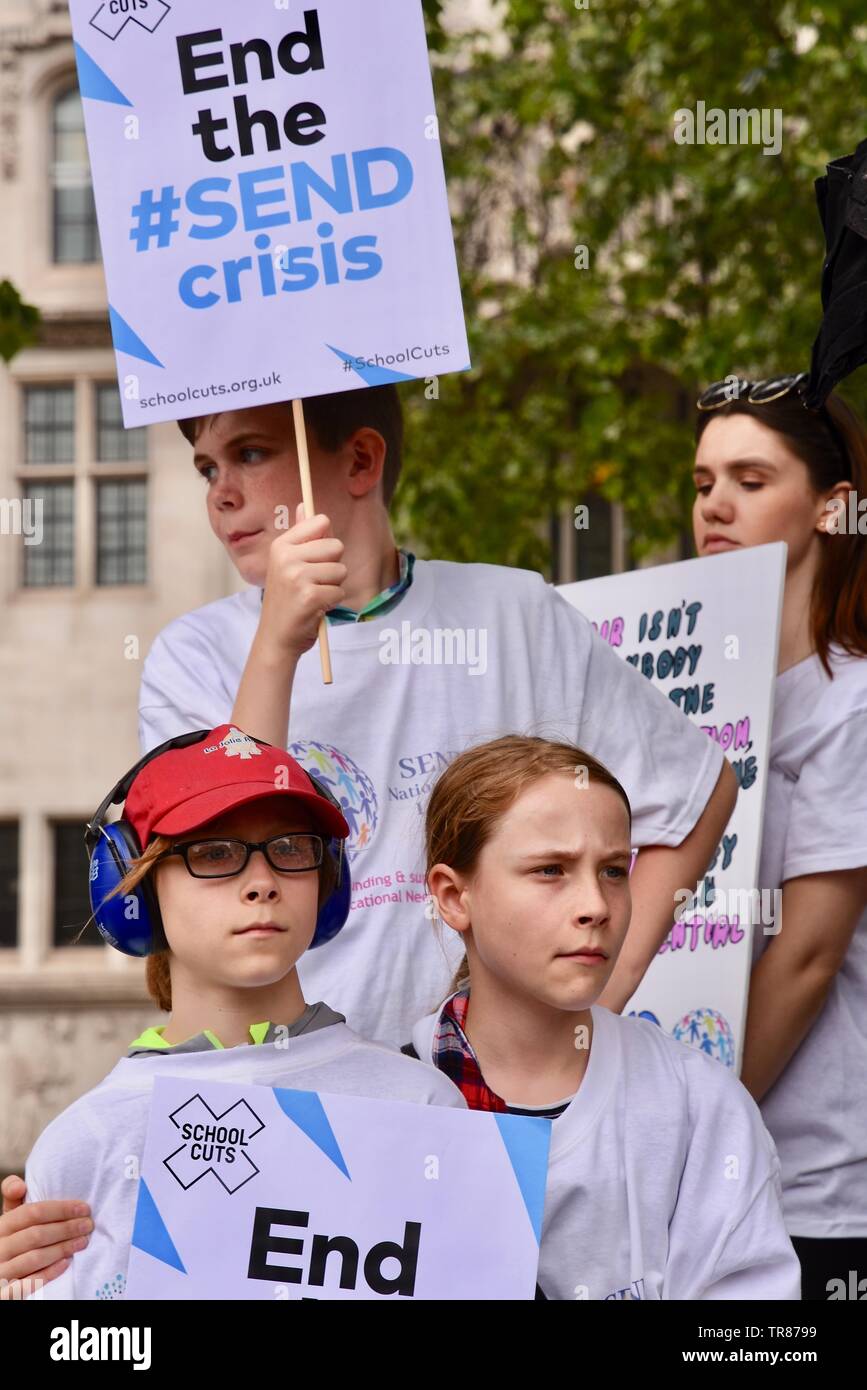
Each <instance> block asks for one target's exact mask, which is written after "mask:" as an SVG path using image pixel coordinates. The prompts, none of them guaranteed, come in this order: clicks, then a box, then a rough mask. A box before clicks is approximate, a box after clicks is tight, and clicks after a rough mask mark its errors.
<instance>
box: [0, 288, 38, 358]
mask: <svg viewBox="0 0 867 1390" xmlns="http://www.w3.org/2000/svg"><path fill="white" fill-rule="evenodd" d="M39 320H40V314H39V310H38V309H37V308H35V307H34V306H33V305H32V304H25V303H24V300H23V299H22V298H21V296H20V294H19V293H18V291H17V290H16V288H15V286H14V285H13V284H12V282H11V281H10V280H0V357H2V358H3V361H4V362H11V361H12V358H13V357H15V356H16V355H17V354H18V353H19V352H20V351H21V349H22V348H24V347H27V346H28V345H29V344H30V343H32V342H33V341H34V340H35V338H36V334H37V330H38V328H39Z"/></svg>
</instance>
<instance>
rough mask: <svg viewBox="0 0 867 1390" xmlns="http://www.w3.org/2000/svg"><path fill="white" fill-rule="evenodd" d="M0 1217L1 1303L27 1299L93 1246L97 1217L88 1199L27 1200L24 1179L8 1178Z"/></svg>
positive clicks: (4, 1188) (0, 1186) (3, 1188)
mask: <svg viewBox="0 0 867 1390" xmlns="http://www.w3.org/2000/svg"><path fill="white" fill-rule="evenodd" d="M0 1192H2V1194H3V1214H2V1216H0V1302H6V1301H8V1300H11V1299H15V1300H18V1299H23V1298H24V1297H26V1296H27V1295H28V1294H31V1293H34V1292H37V1291H38V1289H39V1288H40V1287H41V1286H42V1285H43V1284H49V1283H50V1282H51V1280H52V1279H57V1278H58V1277H59V1276H60V1275H61V1274H63V1273H64V1271H65V1270H66V1269H68V1267H69V1262H70V1260H71V1259H72V1257H73V1255H74V1254H75V1253H76V1251H78V1250H83V1249H84V1247H85V1246H86V1245H87V1242H88V1239H89V1236H90V1232H91V1231H92V1230H93V1222H92V1221H91V1219H90V1207H89V1206H88V1205H87V1203H86V1202H78V1201H75V1200H71V1201H62V1202H59V1201H52V1202H27V1201H26V1200H25V1199H26V1197H27V1189H26V1187H25V1186H24V1182H23V1180H22V1179H21V1178H19V1177H15V1176H11V1177H8V1178H4V1180H3V1183H2V1184H0Z"/></svg>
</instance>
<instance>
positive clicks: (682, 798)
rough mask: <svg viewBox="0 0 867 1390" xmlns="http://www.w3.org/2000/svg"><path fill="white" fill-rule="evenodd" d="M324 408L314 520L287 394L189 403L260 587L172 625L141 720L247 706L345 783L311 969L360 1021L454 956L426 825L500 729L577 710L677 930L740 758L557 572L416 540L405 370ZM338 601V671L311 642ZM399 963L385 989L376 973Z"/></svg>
mask: <svg viewBox="0 0 867 1390" xmlns="http://www.w3.org/2000/svg"><path fill="white" fill-rule="evenodd" d="M305 411H306V415H307V420H308V426H309V429H310V434H311V436H312V440H313V449H312V456H311V461H312V469H313V482H314V489H315V494H316V498H317V505H318V506H319V508H320V509H321V513H324V514H325V515H320V516H318V517H317V518H315V519H313V520H309V521H300V522H298V524H297V525H295V526H294V527H293V526H291V521H292V520H294V519H295V516H296V509H297V506H298V503H299V501H300V491H299V483H298V470H297V453H296V448H295V440H294V433H293V427H292V417H291V413H290V411H289V409H288V407H287V406H280V405H270V406H262V407H259V408H256V409H251V410H241V411H235V412H229V413H227V414H223V415H215V416H203V417H200V418H198V419H192V420H187V421H183V422H182V429H183V431H184V434H185V435H186V437H187V438H188V439H189V440H190V442H191V443H192V444H193V446H194V450H195V454H194V462H195V466H196V468H197V469H198V470H199V472H200V473H201V474H202V475H203V477H204V479H205V482H206V485H207V489H208V494H207V507H208V515H209V519H210V522H211V526H212V528H213V530H214V532H215V534H216V536H217V537H218V539H219V540H220V541H221V543H222V544H223V545H224V546H225V547H226V549H227V551H228V553H229V555H230V556H231V558H232V561H233V563H234V564H235V566H236V568H237V569H238V571H239V573H240V574H241V576H242V578H244V579H245V580H246V581H247V582H248V584H249V585H250V586H251V587H250V588H249V589H247V590H246V591H245V592H243V593H240V594H236V595H233V596H232V597H230V598H226V599H221V600H219V601H218V602H217V603H212V604H209V605H207V606H206V607H204V608H201V609H198V610H196V611H195V612H193V613H188V614H186V615H185V616H184V617H182V618H179V619H177V620H176V621H175V622H174V623H172V624H170V625H169V626H168V627H167V628H166V629H165V630H164V631H163V632H162V633H161V634H160V635H159V636H158V637H157V639H156V641H155V642H154V644H153V647H152V649H151V651H150V654H149V656H148V658H147V661H146V663H145V668H144V673H143V678H142V686H141V697H140V719H141V723H140V731H141V741H142V745H143V747H144V748H150V747H153V746H154V745H155V744H157V743H159V742H160V741H161V740H163V739H165V738H167V737H170V736H171V735H173V734H177V733H181V732H183V731H184V730H185V729H190V728H195V727H200V726H202V725H204V724H213V723H216V722H218V721H219V720H224V719H229V718H231V719H232V720H233V721H234V722H235V723H237V724H239V725H240V726H241V727H243V728H249V729H251V730H252V731H253V732H254V733H255V734H256V735H257V736H258V737H262V738H266V739H268V740H269V742H272V743H275V744H282V743H286V744H287V746H288V747H289V749H290V752H292V753H293V756H296V757H298V758H299V760H300V761H301V762H302V763H304V764H305V765H307V766H309V767H310V768H311V770H313V771H314V772H315V773H316V775H317V776H319V777H322V778H323V779H324V780H325V781H326V782H328V783H329V785H330V786H331V788H332V790H333V791H335V793H336V795H337V797H338V800H339V801H340V802H341V804H342V806H343V809H344V813H345V814H346V816H347V819H348V820H349V822H350V827H351V834H350V840H349V855H350V859H351V860H352V862H353V869H354V879H355V883H354V901H353V908H352V912H351V920H350V926H349V929H348V930H347V931H346V932H345V933H343V934H342V935H341V937H340V938H339V939H338V940H336V941H335V942H334V943H332V944H331V945H329V946H327V947H326V948H325V949H324V950H323V951H321V952H320V953H319V956H318V959H316V960H314V961H310V962H307V961H305V963H304V966H303V967H302V976H303V978H304V980H305V983H306V984H308V985H309V986H310V987H311V988H312V989H314V990H315V991H317V992H324V993H327V994H328V995H329V997H331V998H333V999H334V1000H335V1001H336V1003H337V1004H338V1005H339V1007H340V1008H341V1009H342V1010H343V1011H345V1012H346V1014H347V1016H348V1017H349V1018H350V1020H351V1021H352V1023H353V1026H354V1027H357V1028H358V1029H359V1030H360V1031H361V1032H362V1033H364V1034H366V1035H368V1036H376V1037H381V1038H383V1039H387V1040H391V1041H393V1042H396V1043H400V1042H402V1041H403V1040H404V1039H405V1037H406V1033H407V1030H408V1028H409V1027H410V1026H411V1025H412V1023H413V1022H414V1019H415V1018H417V1017H418V1016H419V1015H420V1014H421V1013H423V1012H425V1010H426V1009H428V1008H430V1007H432V1005H433V1003H434V1002H435V1000H436V998H437V997H441V996H442V993H443V992H444V990H445V988H446V986H447V983H448V980H449V976H450V966H451V964H452V962H450V961H448V960H447V959H444V958H443V955H442V953H441V952H439V951H438V950H437V948H436V946H435V945H434V944H432V942H431V940H430V933H429V930H428V923H427V921H426V918H425V913H424V896H425V895H424V885H423V873H422V864H421V860H420V852H419V846H420V828H421V820H420V812H422V811H423V806H424V801H425V799H426V796H427V792H428V790H429V787H430V785H431V783H432V781H433V778H434V777H435V776H436V774H437V773H438V772H439V771H441V770H442V768H443V767H444V766H445V765H446V764H447V762H448V761H449V760H450V758H452V757H453V756H454V755H455V754H456V753H458V752H460V751H461V750H462V749H463V748H464V747H466V746H467V745H468V744H470V743H472V742H474V741H476V740H477V739H479V738H482V737H487V736H490V735H494V734H496V733H502V732H513V731H516V730H519V731H533V732H543V733H546V734H551V735H553V734H555V733H557V732H560V733H562V734H563V735H564V736H568V737H570V738H579V739H580V741H581V743H582V744H583V745H584V746H587V747H588V748H589V749H590V750H592V751H593V752H594V753H595V754H596V755H597V756H599V757H600V758H602V759H604V760H605V761H606V762H607V763H608V764H609V765H610V766H612V767H613V768H614V769H615V770H616V771H617V773H618V775H619V776H620V778H621V780H622V781H623V782H624V784H625V785H626V786H627V789H628V791H629V794H630V797H631V799H632V800H633V804H634V807H635V820H634V836H635V842H636V844H638V845H640V846H642V853H641V855H640V856H639V859H638V862H637V865H636V868H635V872H634V875H633V893H634V896H635V900H636V917H640V918H641V919H642V921H644V922H650V923H653V924H655V931H656V935H657V939H659V940H662V939H663V937H664V936H665V933H666V931H667V930H668V926H669V925H670V919H671V913H672V910H673V902H674V894H675V892H676V891H677V890H678V889H682V888H684V887H691V886H692V885H693V884H695V882H696V881H697V880H698V879H699V877H700V876H701V874H702V873H703V872H704V871H705V869H706V867H707V864H708V863H709V861H710V859H711V856H712V855H713V852H714V850H715V848H716V845H717V843H718V841H719V838H720V835H721V834H722V831H723V829H724V827H725V824H726V822H727V820H728V817H729V815H730V813H731V810H732V806H733V804H734V799H735V794H736V789H735V779H734V774H733V773H732V772H731V769H730V768H729V767H728V766H727V764H726V763H725V760H724V758H723V756H722V754H721V752H720V750H719V749H718V748H717V747H716V746H715V745H714V744H713V743H712V742H711V741H710V740H708V739H707V738H706V736H705V735H703V734H702V733H700V732H699V731H698V730H697V729H695V728H693V727H692V726H690V725H689V724H687V723H686V721H684V719H683V717H682V715H681V714H680V713H679V711H677V710H676V709H675V708H674V707H673V706H672V705H671V703H670V702H669V701H667V700H665V699H664V698H663V697H662V696H661V695H660V694H659V693H658V692H656V691H655V690H653V689H652V688H651V687H650V686H649V684H648V682H647V681H645V680H644V678H643V677H642V676H640V675H639V674H638V673H636V672H635V671H634V670H633V669H632V668H631V667H629V666H628V665H627V664H626V663H624V662H622V661H621V660H620V659H619V658H618V657H617V656H616V655H615V654H614V653H613V652H611V650H610V649H609V648H608V646H607V645H606V644H605V643H604V642H603V641H601V640H600V639H599V638H598V637H597V636H596V635H595V634H594V633H593V631H592V629H591V627H590V624H589V623H588V622H587V621H586V619H584V618H583V617H582V615H581V614H579V613H578V612H576V611H575V610H574V609H573V608H571V607H570V606H569V605H568V604H567V603H566V602H565V601H564V600H563V599H562V598H560V597H559V595H557V594H556V593H555V592H554V591H553V590H552V589H550V588H549V587H548V586H547V585H546V584H545V583H544V581H543V580H542V579H541V577H540V576H539V575H537V574H531V573H529V572H527V571H523V570H513V569H507V568H501V567H496V566H491V565H457V564H447V563H444V562H441V561H423V560H415V559H414V557H413V556H412V555H410V554H407V553H405V552H399V551H398V550H397V548H396V545H395V541H394V537H393V535H392V531H391V525H390V520H389V515H388V505H389V503H390V501H391V497H392V494H393V492H394V488H395V486H396V483H397V479H398V476H399V471H400V450H401V440H402V430H401V414H400V405H399V400H398V397H397V394H396V392H395V389H394V387H393V386H388V387H378V388H371V389H368V390H363V391H350V392H347V393H345V394H338V395H332V396H327V397H321V398H314V399H312V400H309V401H307V402H305ZM329 518H330V521H329ZM287 526H288V528H289V529H287ZM332 526H333V532H334V535H332V529H331V528H332ZM335 536H336V537H339V538H340V539H339V540H337V539H335ZM324 612H328V617H329V644H330V646H331V649H332V656H333V663H334V677H335V680H334V684H333V686H331V687H327V688H323V685H322V680H321V676H320V670H319V661H318V658H317V656H316V653H315V652H312V651H310V650H309V649H310V648H311V646H312V644H313V642H314V641H315V638H316V632H317V628H318V624H319V620H320V618H321V615H322V614H323V613H324ZM290 701H291V717H290ZM287 730H288V732H287ZM653 935H654V931H649V932H648V938H649V937H652V936H653ZM649 961H650V955H645V954H642V952H641V951H632V950H631V948H630V943H627V946H626V948H625V950H624V962H623V965H624V974H623V976H622V979H623V988H622V990H621V993H620V997H619V998H618V999H613V998H612V999H610V1000H609V999H606V1001H605V1002H606V1003H609V1004H611V1005H612V1006H613V1007H617V1008H621V1007H622V1006H623V1005H624V1004H625V1002H626V1000H627V999H628V998H629V997H630V994H631V992H632V991H633V990H634V988H635V987H636V985H637V984H638V982H639V980H640V979H641V976H642V975H643V973H644V971H645V970H646V968H647V965H648V964H649ZM384 972H386V973H385V974H384ZM384 978H387V981H388V986H387V989H386V991H385V992H384V996H383V993H382V992H381V991H380V990H379V989H378V988H377V989H376V990H375V989H374V987H375V986H378V985H379V984H380V983H381V982H382V981H383V979H384ZM374 1000H375V1002H374Z"/></svg>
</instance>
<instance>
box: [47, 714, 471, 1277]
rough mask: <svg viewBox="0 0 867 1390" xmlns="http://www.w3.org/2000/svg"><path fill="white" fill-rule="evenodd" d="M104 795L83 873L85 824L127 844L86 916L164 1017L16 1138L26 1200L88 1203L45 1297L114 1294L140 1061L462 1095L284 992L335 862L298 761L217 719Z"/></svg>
mask: <svg viewBox="0 0 867 1390" xmlns="http://www.w3.org/2000/svg"><path fill="white" fill-rule="evenodd" d="M179 741H180V740H179ZM126 780H128V779H126ZM122 787H123V783H121V784H119V788H122ZM115 791H116V792H117V791H118V789H117V788H116V789H115ZM118 799H119V798H118V797H117V796H116V795H115V794H112V795H111V796H110V797H109V798H107V800H106V802H105V803H104V804H103V807H102V808H101V810H100V812H98V813H97V816H96V817H94V821H93V822H92V823H91V826H90V827H89V832H90V833H91V834H92V836H93V839H94V841H95V843H96V848H95V850H94V853H93V857H92V860H91V876H92V878H94V879H96V880H98V879H99V869H100V860H99V855H100V840H104V841H105V842H106V843H109V842H110V843H111V844H112V845H113V846H114V848H112V849H111V856H113V857H114V859H115V860H116V859H117V852H116V846H117V844H118V843H120V842H121V841H122V836H121V834H120V830H121V827H122V835H123V836H126V837H127V838H128V841H129V842H131V843H132V845H133V849H135V843H134V842H135V839H137V841H138V846H139V847H140V851H141V852H140V853H139V854H138V856H136V855H135V853H133V854H131V855H130V856H129V859H128V861H126V863H124V862H123V855H121V869H123V868H127V867H128V871H127V872H120V870H119V871H118V882H117V885H116V887H115V890H114V892H113V893H112V894H111V895H110V899H109V898H108V897H107V898H105V899H102V894H101V892H96V893H94V894H93V895H92V900H93V902H94V910H95V916H96V920H97V925H98V926H99V927H100V930H102V931H103V934H104V935H105V936H106V937H107V939H110V940H112V942H113V944H115V945H118V946H119V947H120V949H122V950H125V951H127V953H130V954H137V955H142V954H147V956H148V966H147V970H148V987H149V990H150V992H151V994H152V997H153V998H154V1000H155V1001H156V1002H157V1003H158V1004H159V1006H160V1008H161V1009H163V1010H164V1011H165V1012H167V1013H169V1014H170V1018H169V1021H168V1022H167V1023H166V1024H164V1025H162V1026H161V1027H155V1028H149V1029H147V1030H146V1031H145V1032H144V1033H143V1034H142V1035H141V1037H139V1038H137V1039H136V1040H135V1041H134V1042H133V1043H132V1044H131V1045H130V1048H129V1051H128V1053H127V1055H126V1056H125V1057H124V1058H122V1059H121V1060H120V1061H119V1062H118V1063H117V1065H116V1066H115V1067H114V1069H113V1070H112V1071H111V1072H110V1073H109V1075H108V1076H107V1077H106V1078H105V1079H104V1080H103V1081H101V1082H100V1083H99V1085H98V1086H96V1087H94V1089H93V1090H92V1091H89V1092H88V1093H87V1094H86V1095H84V1096H82V1097H81V1098H80V1099H79V1100H77V1101H75V1102H74V1104H73V1105H71V1106H70V1107H69V1108H68V1109H67V1110H65V1111H63V1113H62V1114H61V1115H59V1116H58V1117H57V1119H55V1120H54V1121H52V1123H51V1124H50V1125H49V1126H48V1127H47V1129H46V1130H44V1132H43V1133H42V1135H41V1136H40V1137H39V1139H38V1140H37V1142H36V1144H35V1146H34V1148H33V1151H32V1153H31V1155H30V1158H29V1160H28V1163H27V1171H26V1184H27V1192H28V1196H29V1199H30V1201H31V1202H36V1201H44V1200H48V1199H52V1198H59V1197H62V1196H64V1195H65V1194H67V1193H69V1192H74V1193H76V1194H77V1196H78V1197H79V1198H80V1199H82V1200H84V1201H86V1202H87V1203H88V1204H89V1206H90V1209H91V1212H92V1214H93V1221H94V1230H93V1234H92V1236H91V1237H90V1240H89V1242H88V1243H87V1245H86V1248H85V1249H82V1250H81V1251H80V1252H79V1253H77V1254H76V1255H74V1257H73V1258H72V1260H71V1261H67V1263H66V1267H65V1270H64V1272H63V1273H61V1275H60V1277H59V1278H57V1279H55V1280H53V1281H52V1282H51V1283H50V1284H48V1285H46V1287H45V1290H44V1291H43V1296H47V1297H50V1298H53V1299H69V1298H77V1299H108V1298H119V1297H122V1296H123V1292H124V1286H125V1281H126V1271H127V1263H128V1258H129V1249H130V1240H131V1236H132V1229H133V1219H134V1213H135V1206H136V1195H137V1189H138V1183H137V1181H136V1179H137V1177H138V1171H139V1164H140V1161H141V1157H142V1154H143V1151H144V1141H145V1132H146V1128H147V1119H148V1109H149V1103H150V1093H151V1088H152V1085H153V1079H154V1077H155V1076H183V1077H185V1078H190V1079H200V1080H202V1081H227V1082H235V1083H241V1084H244V1085H251V1084H258V1085H266V1086H282V1087H289V1088H293V1089H301V1090H309V1091H320V1090H321V1091H329V1092H341V1093H344V1094H349V1095H358V1096H371V1097H380V1098H387V1099H395V1100H405V1101H416V1102H419V1103H422V1104H436V1105H454V1106H459V1107H460V1106H463V1104H464V1102H463V1098H462V1097H461V1095H460V1093H459V1091H458V1090H457V1089H456V1087H454V1086H453V1085H452V1083H451V1082H450V1081H448V1080H447V1079H446V1078H445V1077H443V1076H441V1075H440V1074H439V1073H438V1072H436V1071H435V1070H434V1069H433V1068H432V1067H430V1066H426V1065H423V1064H421V1063H419V1062H414V1061H412V1060H410V1059H409V1058H406V1057H402V1056H401V1055H400V1054H399V1053H395V1052H392V1051H391V1050H390V1049H388V1048H386V1047H383V1046H381V1045H379V1044H376V1043H369V1042H366V1041H364V1040H363V1039H361V1038H360V1037H358V1036H357V1034H355V1033H353V1032H352V1031H351V1030H350V1029H349V1028H347V1027H346V1024H345V1021H344V1019H343V1017H342V1016H341V1015H340V1014H338V1013H335V1012H334V1011H333V1010H331V1009H330V1008H329V1007H328V1006H327V1004H324V1003H322V1002H318V1003H313V1004H308V1003H307V1001H306V1000H305V998H304V996H303V994H302V990H301V985H300V983H299V979H298V973H297V969H296V966H297V962H298V960H299V958H300V957H301V956H302V955H303V954H304V952H305V951H306V950H307V949H308V947H309V946H310V945H311V942H312V941H313V939H314V936H315V934H316V933H317V931H321V923H322V921H323V917H322V911H323V908H324V906H325V905H326V904H327V903H328V901H329V900H330V899H331V898H332V897H333V896H334V893H335V888H336V886H337V885H336V880H337V878H338V875H339V872H340V870H339V865H338V864H336V863H335V859H334V857H333V855H332V853H331V846H333V845H335V844H336V845H337V846H338V848H339V846H340V843H341V842H342V841H343V840H345V838H346V836H347V835H348V833H349V829H348V826H347V824H346V821H345V820H344V818H343V815H342V814H341V812H340V810H339V808H338V807H337V805H336V804H335V803H334V802H332V801H330V800H329V799H328V798H327V796H326V795H325V794H324V793H321V792H320V790H319V789H318V788H317V787H316V786H315V784H314V783H313V782H312V781H311V779H310V778H309V777H308V775H307V773H306V772H304V770H303V769H302V768H301V767H300V766H299V764H298V763H296V762H294V760H293V759H292V758H290V757H289V756H288V755H287V754H286V753H285V752H283V751H282V750H280V749H277V748H273V747H271V746H270V745H267V744H263V743H261V742H257V741H255V740H253V739H251V738H248V737H247V735H246V734H243V733H242V732H241V731H240V730H238V729H235V728H231V727H230V726H228V725H223V726H221V727H220V728H217V729H215V730H213V731H212V732H211V733H210V734H207V735H203V736H202V737H200V738H199V739H198V740H197V741H196V742H194V743H191V744H188V746H185V747H181V748H177V747H175V748H171V749H169V750H168V751H159V750H158V751H157V753H156V754H155V755H154V756H153V757H152V758H151V760H149V761H148V762H147V763H146V765H145V766H143V767H141V770H137V771H136V774H135V775H134V776H133V780H132V784H131V786H130V787H129V790H128V792H127V794H126V800H125V804H124V816H123V821H122V822H121V824H120V826H115V825H112V826H109V825H107V824H104V823H102V815H101V813H102V812H103V811H104V810H105V809H106V807H107V805H108V804H111V802H112V801H117V800H118ZM102 852H103V854H105V853H106V851H105V846H104V845H103V847H102ZM131 904H134V905H135V910H134V911H132V912H131V913H130V916H131V919H132V923H131V925H130V926H129V928H128V929H127V928H126V927H125V926H124V925H123V924H124V922H125V921H126V910H125V909H126V908H127V907H128V906H129V905H131ZM344 915H345V913H344ZM334 929H335V927H334V925H333V924H332V927H331V928H330V930H334Z"/></svg>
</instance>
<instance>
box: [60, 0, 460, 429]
mask: <svg viewBox="0 0 867 1390" xmlns="http://www.w3.org/2000/svg"><path fill="white" fill-rule="evenodd" d="M70 9H71V13H72V22H73V36H74V40H75V52H76V61H77V66H78V77H79V86H80V89H81V94H82V99H83V105H84V113H85V125H86V130H87V143H88V148H89V152H90V161H91V168H92V172H93V182H94V191H95V196H96V205H97V213H98V219H99V231H100V240H101V245H102V257H103V262H104V265H105V273H106V280H107V282H108V292H109V305H110V318H111V327H112V335H113V338H114V345H115V352H116V357H117V369H118V380H119V385H120V393H121V400H122V402H123V416H124V424H125V425H126V426H127V428H130V427H132V426H135V425H146V424H149V423H152V422H154V421H157V420H172V419H177V418H183V417H185V416H191V415H198V414H206V413H209V412H211V413H213V412H219V411H225V410H228V409H239V408H242V407H246V406H252V405H264V404H267V403H269V402H272V401H286V400H289V399H291V398H294V397H304V396H312V395H325V394H329V393H332V392H335V391H345V390H349V389H352V388H355V387H359V388H361V387H365V386H375V385H382V384H384V383H387V382H391V381H401V380H411V379H415V378H433V377H436V376H439V375H442V374H444V373H446V372H453V371H466V370H467V369H468V368H469V348H468V345H467V337H466V330H465V325H464V317H463V309H462V306H461V296H460V286H459V282H458V273H457V265H456V261H455V250H454V241H453V237H452V229H451V221H450V217H449V209H448V201H447V194H446V184H445V174H444V170H443V160H442V151H441V148H440V143H439V127H438V125H437V117H436V110H435V106H434V96H433V86H432V82H431V74H430V65H429V61H428V52H427V44H426V38H425V31H424V21H423V15H422V8H421V0H367V3H366V4H359V3H358V0H309V3H307V4H303V3H295V0H292V3H291V4H290V3H288V0H287V3H275V0H244V2H243V4H241V3H239V0H172V3H165V0H105V3H100V0H70Z"/></svg>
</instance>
